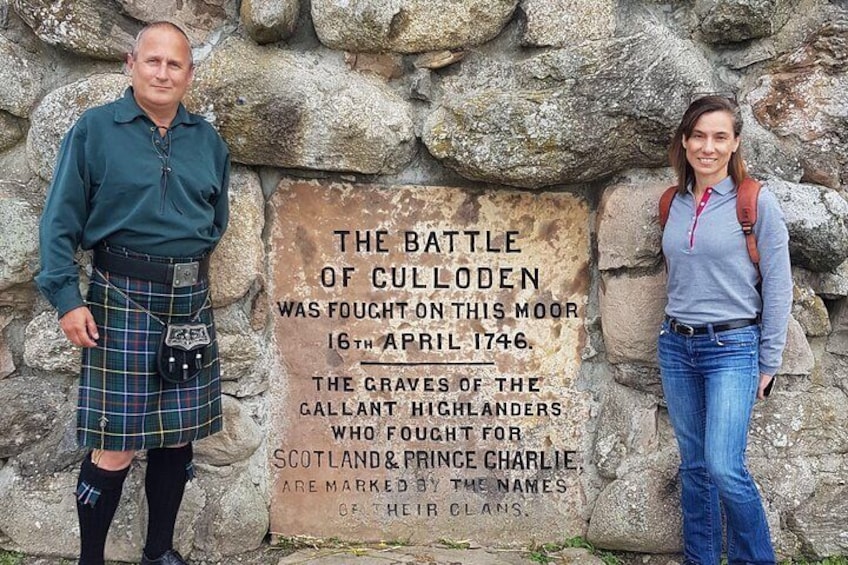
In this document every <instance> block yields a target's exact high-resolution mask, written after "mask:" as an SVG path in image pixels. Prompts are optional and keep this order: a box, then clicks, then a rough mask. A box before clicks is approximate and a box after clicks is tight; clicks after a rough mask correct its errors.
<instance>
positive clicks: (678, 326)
mask: <svg viewBox="0 0 848 565" xmlns="http://www.w3.org/2000/svg"><path fill="white" fill-rule="evenodd" d="M666 321H667V322H668V327H669V329H671V331H673V332H674V333H676V334H680V335H685V336H689V337H691V336H693V335H706V334H708V333H710V328H709V326H707V325H703V326H690V325H688V324H683V323H680V322H678V321H677V320H675V319H674V318H666ZM756 323H757V320H756V319H751V318H748V319H744V320H730V321H727V322H721V323H720V324H713V332H726V331H728V330H738V329H739V328H747V327H748V326H753V325H756Z"/></svg>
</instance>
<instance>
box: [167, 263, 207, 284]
mask: <svg viewBox="0 0 848 565" xmlns="http://www.w3.org/2000/svg"><path fill="white" fill-rule="evenodd" d="M198 275H200V262H199V261H192V262H191V263H174V280H173V281H172V282H171V285H172V286H173V287H174V288H180V287H184V286H192V285H195V284H197V277H198Z"/></svg>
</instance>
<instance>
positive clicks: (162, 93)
mask: <svg viewBox="0 0 848 565" xmlns="http://www.w3.org/2000/svg"><path fill="white" fill-rule="evenodd" d="M127 69H128V70H129V72H130V76H131V77H132V86H133V90H134V91H135V99H136V102H138V105H139V106H141V108H142V109H143V110H145V111H148V113H150V111H154V112H156V113H162V112H165V113H170V112H172V111H175V110H176V108H177V106H178V105H179V103H180V101H181V100H182V99H183V96H185V93H186V90H187V89H188V85H189V84H191V79H192V77H193V74H194V71H193V69H192V66H191V51H190V47H189V45H188V42H186V40H185V37H183V36H182V35H181V34H180V33H179V32H177V31H175V30H172V29H169V28H153V29H149V30H147V31H146V32H144V34H143V35H142V36H141V40H140V41H139V44H138V47H137V49H136V52H135V54H131V55H128V56H127Z"/></svg>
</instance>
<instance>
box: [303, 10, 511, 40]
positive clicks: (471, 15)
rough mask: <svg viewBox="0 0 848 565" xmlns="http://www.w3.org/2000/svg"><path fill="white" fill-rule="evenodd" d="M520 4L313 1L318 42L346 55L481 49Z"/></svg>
mask: <svg viewBox="0 0 848 565" xmlns="http://www.w3.org/2000/svg"><path fill="white" fill-rule="evenodd" d="M517 4H518V0H489V1H484V0H460V1H455V0H397V1H392V2H364V1H362V0H354V1H353V2H349V1H347V0H313V1H312V3H311V6H312V20H313V22H314V24H315V31H316V32H318V37H319V38H320V39H321V43H323V44H324V45H326V46H327V47H331V48H333V49H341V50H345V51H366V52H382V51H395V52H398V53H419V52H422V51H437V50H439V49H455V48H459V47H465V46H471V45H479V44H480V43H485V42H486V41H489V40H490V39H492V38H493V37H495V36H496V35H498V34H499V33H500V31H501V29H502V28H503V27H504V25H506V23H507V22H508V21H509V19H510V17H512V12H513V11H514V10H515V7H516V5H517Z"/></svg>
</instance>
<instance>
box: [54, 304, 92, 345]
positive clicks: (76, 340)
mask: <svg viewBox="0 0 848 565" xmlns="http://www.w3.org/2000/svg"><path fill="white" fill-rule="evenodd" d="M59 326H61V328H62V331H63V332H65V336H66V337H67V338H68V339H69V340H70V341H71V343H73V344H74V345H78V346H80V347H94V346H95V345H97V343H95V342H96V340H97V339H99V338H100V335H99V334H98V333H97V324H95V323H94V316H92V315H91V311H90V310H89V309H88V307H87V306H80V307H79V308H74V309H73V310H70V311H68V312H66V313H65V315H64V316H62V317H61V318H59Z"/></svg>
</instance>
